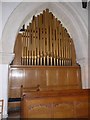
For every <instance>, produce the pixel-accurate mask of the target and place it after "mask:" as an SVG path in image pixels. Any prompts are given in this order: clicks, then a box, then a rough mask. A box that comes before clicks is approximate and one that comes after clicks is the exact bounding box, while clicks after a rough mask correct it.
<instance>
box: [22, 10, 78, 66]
mask: <svg viewBox="0 0 90 120" xmlns="http://www.w3.org/2000/svg"><path fill="white" fill-rule="evenodd" d="M21 39H22V55H21V65H46V66H72V65H76V55H75V50H74V45H73V40H72V38H71V37H70V36H69V33H68V32H67V30H66V29H65V28H64V27H63V25H62V23H61V22H60V21H59V20H58V19H57V18H56V17H55V16H54V15H53V14H52V12H49V9H46V10H44V11H43V13H41V14H40V15H37V16H33V19H32V23H29V26H27V29H25V31H24V32H23V33H22V36H21Z"/></svg>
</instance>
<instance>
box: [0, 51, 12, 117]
mask: <svg viewBox="0 0 90 120" xmlns="http://www.w3.org/2000/svg"><path fill="white" fill-rule="evenodd" d="M13 58H14V54H9V53H2V52H0V99H4V109H3V118H7V117H8V113H7V112H8V67H9V64H10V62H11V61H12V60H13Z"/></svg>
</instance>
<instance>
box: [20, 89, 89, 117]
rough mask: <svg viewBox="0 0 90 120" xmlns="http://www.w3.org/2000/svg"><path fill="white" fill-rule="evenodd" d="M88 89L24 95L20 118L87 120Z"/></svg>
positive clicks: (37, 92) (38, 92)
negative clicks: (79, 119)
mask: <svg viewBox="0 0 90 120" xmlns="http://www.w3.org/2000/svg"><path fill="white" fill-rule="evenodd" d="M89 92H90V89H89V90H87V89H81V90H49V91H36V92H30V93H26V94H25V95H24V96H23V97H22V100H21V118H88V106H89V103H88V93H89Z"/></svg>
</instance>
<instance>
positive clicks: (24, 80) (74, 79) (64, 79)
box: [9, 66, 81, 98]
mask: <svg viewBox="0 0 90 120" xmlns="http://www.w3.org/2000/svg"><path fill="white" fill-rule="evenodd" d="M21 85H23V86H24V87H36V86H37V85H40V90H56V89H57V90H60V89H61V90H62V89H80V88H81V74H80V67H79V66H73V67H71V66H67V67H65V66H58V67H55V66H52V67H51V66H48V67H47V66H28V67H27V66H11V67H10V69H9V98H19V97H20V95H21V91H20V89H21Z"/></svg>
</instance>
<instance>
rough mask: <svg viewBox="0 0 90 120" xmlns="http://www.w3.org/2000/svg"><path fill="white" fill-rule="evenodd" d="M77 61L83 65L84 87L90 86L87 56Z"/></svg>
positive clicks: (82, 77)
mask: <svg viewBox="0 0 90 120" xmlns="http://www.w3.org/2000/svg"><path fill="white" fill-rule="evenodd" d="M77 62H78V63H79V65H80V66H81V79H82V88H83V89H86V88H89V84H88V60H86V59H85V58H81V59H78V60H77Z"/></svg>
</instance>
